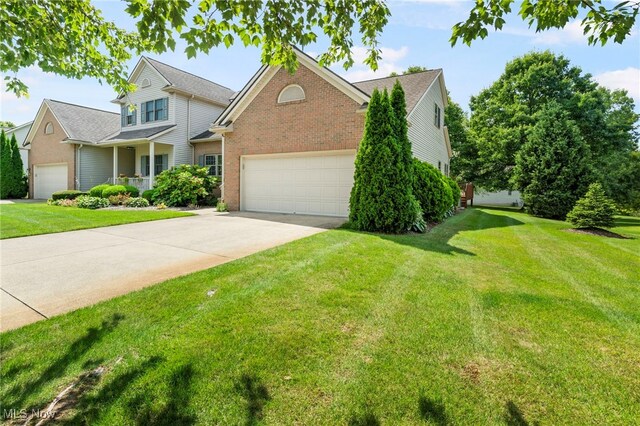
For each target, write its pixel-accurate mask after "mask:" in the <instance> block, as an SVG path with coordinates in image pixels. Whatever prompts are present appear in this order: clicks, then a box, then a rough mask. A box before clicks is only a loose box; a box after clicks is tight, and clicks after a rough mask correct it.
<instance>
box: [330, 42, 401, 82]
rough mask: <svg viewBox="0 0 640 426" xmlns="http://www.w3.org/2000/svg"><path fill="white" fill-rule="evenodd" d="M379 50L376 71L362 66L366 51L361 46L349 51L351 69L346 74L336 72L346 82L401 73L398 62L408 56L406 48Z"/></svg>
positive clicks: (384, 48) (339, 71)
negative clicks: (351, 63)
mask: <svg viewBox="0 0 640 426" xmlns="http://www.w3.org/2000/svg"><path fill="white" fill-rule="evenodd" d="M380 50H381V53H380V56H381V59H380V60H379V61H378V69H377V70H376V71H373V70H372V69H370V68H369V67H368V66H367V65H365V64H364V60H365V58H366V57H367V49H366V48H364V47H362V46H356V47H354V48H353V49H352V50H351V52H352V53H353V60H354V61H355V64H354V66H353V68H351V69H350V70H349V71H347V72H344V70H336V71H337V72H338V73H339V74H341V75H342V76H343V77H344V78H345V79H347V80H348V81H361V80H370V79H372V78H380V77H387V76H389V74H391V73H392V72H397V73H401V72H402V67H401V66H400V65H399V64H398V61H400V60H402V59H404V58H405V57H406V56H407V55H408V54H409V48H408V47H407V46H402V47H401V48H399V49H393V48H390V47H382V48H380Z"/></svg>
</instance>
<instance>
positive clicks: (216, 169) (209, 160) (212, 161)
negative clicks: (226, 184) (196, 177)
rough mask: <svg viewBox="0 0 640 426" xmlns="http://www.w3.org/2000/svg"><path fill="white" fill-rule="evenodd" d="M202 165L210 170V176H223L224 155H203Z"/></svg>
mask: <svg viewBox="0 0 640 426" xmlns="http://www.w3.org/2000/svg"><path fill="white" fill-rule="evenodd" d="M200 165H201V166H204V167H208V168H209V175H210V176H217V177H220V176H222V154H206V155H202V156H201V158H200Z"/></svg>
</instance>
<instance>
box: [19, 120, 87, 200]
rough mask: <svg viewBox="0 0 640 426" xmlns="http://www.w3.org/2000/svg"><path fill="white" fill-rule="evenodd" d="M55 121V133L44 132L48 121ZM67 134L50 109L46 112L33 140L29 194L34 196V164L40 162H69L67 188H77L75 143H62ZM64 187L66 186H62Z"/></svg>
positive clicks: (30, 157) (30, 156)
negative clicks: (47, 133)
mask: <svg viewBox="0 0 640 426" xmlns="http://www.w3.org/2000/svg"><path fill="white" fill-rule="evenodd" d="M49 122H50V123H53V133H52V134H49V135H46V134H45V133H44V129H45V126H46V125H47V123H49ZM66 137H67V135H66V134H65V132H64V131H63V130H62V128H61V127H60V124H59V123H58V121H57V120H56V118H55V117H54V116H53V114H52V113H51V111H50V110H48V109H47V112H46V113H45V114H44V117H43V119H42V122H41V123H40V126H39V127H38V129H37V130H36V134H35V136H34V137H33V140H32V141H31V150H30V151H29V194H30V197H33V190H34V187H33V166H34V165H38V164H54V163H66V164H67V189H75V187H76V182H75V165H76V162H75V145H71V144H63V143H60V142H61V141H62V140H63V139H65V138H66ZM60 189H64V188H60Z"/></svg>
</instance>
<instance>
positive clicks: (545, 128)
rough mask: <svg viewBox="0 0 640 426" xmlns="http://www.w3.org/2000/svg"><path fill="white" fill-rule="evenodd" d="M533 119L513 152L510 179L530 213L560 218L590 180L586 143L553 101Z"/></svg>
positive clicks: (580, 194)
mask: <svg viewBox="0 0 640 426" xmlns="http://www.w3.org/2000/svg"><path fill="white" fill-rule="evenodd" d="M536 121H537V122H536V125H535V126H533V128H532V129H531V131H530V132H529V135H528V138H527V141H526V142H525V143H524V145H523V146H522V148H521V149H520V151H519V152H518V155H517V156H516V166H515V167H514V178H513V182H514V183H515V185H516V187H517V188H518V189H519V190H520V191H521V192H522V198H523V200H524V203H525V207H527V209H528V210H529V211H530V213H531V214H533V215H535V216H540V217H546V218H551V219H561V220H564V219H565V217H566V215H567V213H569V211H570V210H571V208H572V207H573V206H574V204H575V202H576V201H577V200H578V199H579V198H580V197H581V196H583V195H584V194H585V192H586V191H587V187H588V185H589V182H590V181H591V180H592V172H591V160H590V154H589V146H588V145H587V144H586V143H585V142H584V140H583V139H582V137H581V136H580V131H579V130H578V128H577V126H576V125H575V123H574V122H573V121H572V120H570V119H569V117H568V114H567V113H566V112H565V111H564V110H563V109H562V108H561V107H560V105H559V104H557V103H556V102H551V103H549V104H548V105H547V106H546V107H544V108H543V109H542V111H541V112H540V113H538V114H537V120H536Z"/></svg>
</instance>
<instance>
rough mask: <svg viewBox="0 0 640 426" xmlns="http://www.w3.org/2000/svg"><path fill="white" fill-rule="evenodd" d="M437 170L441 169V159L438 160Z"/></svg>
mask: <svg viewBox="0 0 640 426" xmlns="http://www.w3.org/2000/svg"><path fill="white" fill-rule="evenodd" d="M438 170H440V171H442V161H438Z"/></svg>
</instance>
